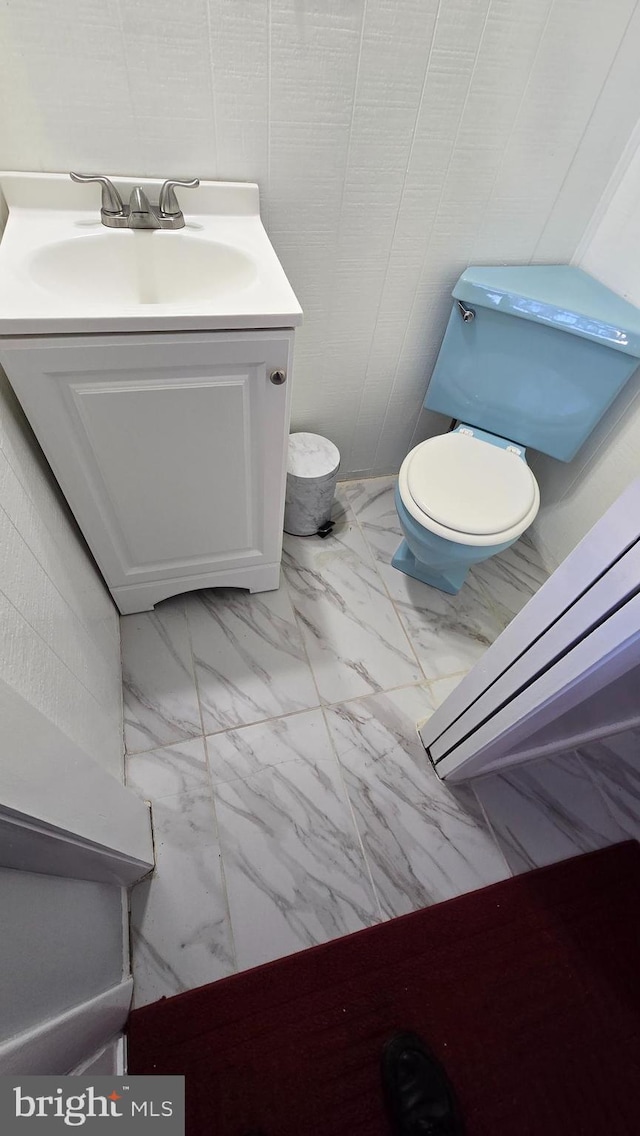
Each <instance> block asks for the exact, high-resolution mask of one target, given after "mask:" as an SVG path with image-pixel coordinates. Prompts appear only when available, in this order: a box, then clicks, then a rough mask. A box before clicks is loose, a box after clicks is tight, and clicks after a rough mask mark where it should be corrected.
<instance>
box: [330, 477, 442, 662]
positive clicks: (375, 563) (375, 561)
mask: <svg viewBox="0 0 640 1136" xmlns="http://www.w3.org/2000/svg"><path fill="white" fill-rule="evenodd" d="M362 480H365V481H367V480H369V479H368V478H363V479H362ZM371 480H375V479H374V478H372V479H371ZM341 484H342V485H344V486H345V487H348V486H349V485H354V484H357V483H356V482H353V481H343V482H342V483H341ZM347 502H348V506H349V510H350V512H351V513H352V514H353V519H354V521H355V524H356V526H357V528H358V531H359V533H360V535H361V536H362V539H363V540H364V543H365V547H366V549H367V552H368V553H369V556H370V557H371V560H372V561H373V566H374V569H375V572H376V575H377V577H378V579H379V580H380V583H381V584H382V588H383V592H384V593H385V594H386V595H387V596H388V598H389V602H390V604H391V607H392V608H393V611H394V613H395V617H396V619H397V620H398V623H399V624H400V627H401V628H402V633H403V635H404V637H405V639H406V640H407V643H408V644H409V649H410V651H411V654H412V655H413V658H414V659H415V661H416V665H417V667H418V670H419V671H420V672H421V674H423V675H424V677H425V680H426V678H427V675H426V672H425V669H424V667H423V666H422V663H421V662H420V659H419V658H418V652H417V651H416V648H415V646H414V644H413V640H412V638H411V636H410V635H409V632H408V631H407V628H406V627H405V623H404V620H403V619H402V616H401V615H400V612H399V611H398V608H397V606H396V603H395V600H394V598H393V596H392V595H391V592H390V591H389V589H388V587H387V585H386V583H385V581H384V577H383V575H382V572H381V571H380V569H379V568H378V559H377V557H376V554H375V552H374V550H373V549H372V547H371V545H370V544H369V541H368V540H367V534H366V533H365V531H364V529H363V527H362V525H361V524H360V519H359V517H358V513H357V511H356V509H355V508H354V507H353V505H352V504H351V500H350V498H349V494H348V492H347ZM400 539H402V537H401V538H400Z"/></svg>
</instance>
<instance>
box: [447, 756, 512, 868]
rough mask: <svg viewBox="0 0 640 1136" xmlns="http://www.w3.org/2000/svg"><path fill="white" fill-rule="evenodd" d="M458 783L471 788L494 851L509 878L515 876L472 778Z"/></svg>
mask: <svg viewBox="0 0 640 1136" xmlns="http://www.w3.org/2000/svg"><path fill="white" fill-rule="evenodd" d="M436 776H437V774H436ZM442 784H443V785H446V784H447V782H446V781H443V782H442ZM452 784H453V783H452ZM458 784H460V785H467V786H468V787H469V789H470V790H471V792H472V793H473V796H474V797H475V799H476V801H477V802H478V808H479V809H480V812H481V813H482V816H483V818H484V822H485V824H486V826H487V829H488V832H489V836H490V837H491V839H492V841H493V843H494V845H495V848H496V851H497V853H498V855H499V857H500V859H501V860H502V862H503V864H504V865H505V867H506V869H507V872H508V873H509V878H511V877H512V876H515V872H514V871H513V868H512V867H511V865H510V863H509V861H508V860H507V857H506V853H505V851H504V848H503V847H502V845H501V843H500V841H499V840H498V836H497V834H496V831H495V828H494V826H493V823H492V821H491V818H490V816H489V814H488V812H487V810H486V808H485V806H484V802H483V801H482V800H481V799H480V797H479V796H478V794H477V793H476V790H475V787H474V784H473V778H470V779H469V780H468V781H460V782H458Z"/></svg>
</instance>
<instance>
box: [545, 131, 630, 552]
mask: <svg viewBox="0 0 640 1136" xmlns="http://www.w3.org/2000/svg"><path fill="white" fill-rule="evenodd" d="M639 203H640V129H638V130H636V132H635V135H634V137H633V138H632V141H631V144H630V146H629V147H628V150H627V153H626V154H625V155H624V157H623V159H622V161H621V162H620V165H619V168H618V170H617V171H616V172H615V173H614V176H613V178H612V183H611V185H610V187H609V192H608V193H607V194H606V196H605V199H604V201H603V203H602V207H601V209H600V210H598V212H597V214H596V217H595V218H594V223H593V226H592V227H591V228H590V230H589V231H588V232H587V234H586V237H585V240H584V242H583V243H582V246H581V247H580V248H579V249H578V253H577V255H576V258H575V263H576V264H579V265H580V267H581V268H584V269H585V271H586V272H590V273H591V275H592V276H595V277H596V278H597V279H598V280H601V281H602V283H603V284H607V285H608V287H609V288H613V290H614V291H615V292H618V293H619V294H620V295H621V296H624V297H625V299H627V300H630V301H631V303H632V304H636V305H640V209H639ZM639 438H640V370H638V371H636V373H635V375H634V376H633V378H632V379H631V380H630V381H629V383H628V384H627V386H626V387H625V389H624V390H623V391H622V393H621V394H620V395H619V397H618V398H617V399H616V401H615V403H614V404H613V406H612V407H611V408H610V410H609V411H608V413H607V414H606V415H605V417H604V418H603V419H602V421H601V422H600V423H599V425H598V427H597V428H596V429H595V430H594V432H593V434H592V435H591V437H590V438H589V440H588V441H587V443H586V445H585V446H584V447H583V449H582V450H581V451H580V452H579V454H578V455H577V457H576V458H575V459H574V461H572V462H570V463H569V465H563V464H559V463H558V462H553V461H551V460H550V459H549V458H545V457H542V456H540V457H538V458H537V459H536V462H535V465H534V468H535V472H536V476H537V478H538V480H539V482H540V492H541V496H542V501H543V506H542V509H541V510H540V513H539V515H538V519H537V521H536V524H535V535H536V536H537V538H538V541H539V543H540V545H541V551H542V552H543V553H545V554H546V559H547V563H548V566H549V567H550V568H553V567H554V566H555V565H556V564H558V563H559V562H560V561H561V560H563V559H564V557H565V556H566V555H567V554H568V553H569V552H570V551H571V549H572V548H573V547H574V546H575V545H576V544H577V543H578V541H579V540H581V539H582V537H583V536H584V535H585V533H586V532H588V530H589V529H590V528H591V526H592V525H594V524H595V522H596V521H597V520H598V518H599V517H601V516H602V514H603V513H604V512H605V510H606V509H608V508H609V506H610V505H612V504H613V502H614V501H615V500H616V498H617V497H618V496H619V494H620V493H622V491H623V489H624V488H625V486H627V485H628V484H629V482H630V481H632V480H633V479H634V478H635V477H638V476H640V446H639V444H638V439H639Z"/></svg>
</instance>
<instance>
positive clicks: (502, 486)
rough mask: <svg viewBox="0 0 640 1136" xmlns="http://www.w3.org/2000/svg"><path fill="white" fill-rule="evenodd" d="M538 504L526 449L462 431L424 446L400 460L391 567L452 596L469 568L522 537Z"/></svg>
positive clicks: (484, 434)
mask: <svg viewBox="0 0 640 1136" xmlns="http://www.w3.org/2000/svg"><path fill="white" fill-rule="evenodd" d="M539 505H540V492H539V489H538V484H537V482H536V479H535V477H534V475H533V473H532V472H531V470H530V469H529V466H528V465H527V461H526V456H525V450H524V447H523V446H519V445H517V444H516V443H514V442H510V441H509V440H508V439H506V438H499V437H498V436H497V435H493V434H489V433H487V432H486V431H484V430H478V429H476V428H475V427H472V426H464V425H461V426H458V427H457V429H456V430H453V431H451V432H450V433H448V434H441V435H439V436H438V437H436V438H429V439H428V440H427V441H426V442H422V443H421V444H420V445H419V446H416V447H415V448H414V449H413V450H411V452H410V453H409V454H407V456H406V458H405V460H404V462H403V463H402V466H401V468H400V473H399V476H398V486H397V491H396V508H397V510H398V516H399V518H400V524H401V526H402V531H403V533H404V536H405V540H404V541H403V543H402V545H401V546H400V548H399V549H398V551H397V552H396V554H395V556H394V558H393V561H392V563H393V564H394V566H395V567H396V568H399V569H400V570H401V571H403V572H406V573H407V574H408V575H410V576H415V577H416V578H417V579H419V580H422V581H423V582H424V583H427V584H431V585H433V586H434V587H437V588H440V589H441V590H443V591H446V592H450V593H455V592H457V591H459V590H460V588H461V587H462V584H463V583H464V580H465V577H466V574H467V571H468V569H469V567H470V566H471V565H472V564H476V563H478V562H479V561H481V560H486V559H487V558H488V557H490V556H493V555H495V553H497V552H500V551H502V550H503V549H505V548H508V547H509V545H510V544H513V543H514V541H516V540H517V539H518V537H519V536H521V535H522V533H523V532H524V531H525V530H526V529H527V528H528V527H529V525H530V524H531V523H532V522H533V520H534V519H535V517H536V514H537V512H538V508H539Z"/></svg>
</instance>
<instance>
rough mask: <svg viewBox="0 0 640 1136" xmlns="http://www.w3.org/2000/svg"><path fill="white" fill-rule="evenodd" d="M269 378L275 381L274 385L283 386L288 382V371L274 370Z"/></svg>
mask: <svg viewBox="0 0 640 1136" xmlns="http://www.w3.org/2000/svg"><path fill="white" fill-rule="evenodd" d="M269 378H270V379H271V382H272V383H273V385H274V386H276V387H281V386H282V384H283V383H286V381H287V372H286V371H272V372H271V374H270V375H269Z"/></svg>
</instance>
